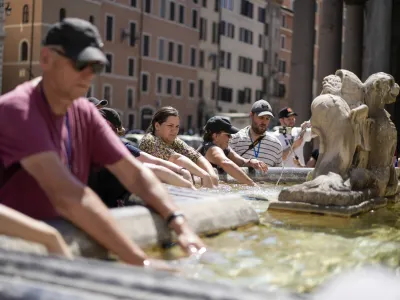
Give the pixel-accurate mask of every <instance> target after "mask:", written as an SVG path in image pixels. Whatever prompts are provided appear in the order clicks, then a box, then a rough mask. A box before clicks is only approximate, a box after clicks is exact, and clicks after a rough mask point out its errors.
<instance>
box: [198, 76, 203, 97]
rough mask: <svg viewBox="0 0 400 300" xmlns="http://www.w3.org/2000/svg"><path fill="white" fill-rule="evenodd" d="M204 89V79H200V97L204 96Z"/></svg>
mask: <svg viewBox="0 0 400 300" xmlns="http://www.w3.org/2000/svg"><path fill="white" fill-rule="evenodd" d="M203 89H204V81H203V79H199V84H198V95H199V98H203V96H204V91H203Z"/></svg>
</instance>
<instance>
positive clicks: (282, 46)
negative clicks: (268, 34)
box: [281, 35, 286, 49]
mask: <svg viewBox="0 0 400 300" xmlns="http://www.w3.org/2000/svg"><path fill="white" fill-rule="evenodd" d="M285 48H286V36H285V35H281V49H285Z"/></svg>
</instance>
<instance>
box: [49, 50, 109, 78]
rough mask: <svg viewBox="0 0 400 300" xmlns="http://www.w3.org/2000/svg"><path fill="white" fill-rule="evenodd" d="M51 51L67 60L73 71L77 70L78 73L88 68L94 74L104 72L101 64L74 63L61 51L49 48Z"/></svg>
mask: <svg viewBox="0 0 400 300" xmlns="http://www.w3.org/2000/svg"><path fill="white" fill-rule="evenodd" d="M51 50H52V51H54V52H55V53H57V54H58V55H60V56H62V57H65V58H67V59H69V60H70V61H71V62H72V63H73V66H74V67H75V70H77V71H78V72H82V71H83V70H85V69H86V68H87V67H90V68H91V69H92V72H93V73H94V74H100V73H101V72H103V70H104V64H103V63H99V62H81V61H74V60H73V59H71V58H70V57H68V56H67V55H65V53H64V52H62V51H60V50H58V49H54V48H51Z"/></svg>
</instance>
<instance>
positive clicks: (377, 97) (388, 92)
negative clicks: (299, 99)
mask: <svg viewBox="0 0 400 300" xmlns="http://www.w3.org/2000/svg"><path fill="white" fill-rule="evenodd" d="M322 85H323V90H322V93H321V95H319V96H318V97H317V98H315V99H314V101H313V102H312V104H311V113H312V117H311V124H312V132H313V133H314V134H315V135H318V136H319V138H320V148H319V152H320V154H319V157H318V161H317V164H316V166H315V169H314V171H313V173H312V178H313V179H312V180H311V181H309V182H306V183H303V184H299V185H295V186H293V187H290V188H287V189H284V190H282V192H281V193H280V195H279V201H285V202H287V201H289V202H297V203H298V202H302V203H308V204H316V205H325V206H350V205H358V204H361V203H362V202H365V201H368V200H371V201H372V199H374V198H376V197H382V196H393V195H395V194H396V193H397V186H398V179H397V176H396V172H395V168H394V166H393V163H392V158H393V155H394V152H395V147H396V144H397V132H396V128H395V126H394V124H393V123H392V122H391V120H390V115H389V114H388V113H387V111H386V110H385V109H384V105H385V104H389V103H393V102H394V101H396V97H397V95H398V94H399V85H398V84H396V83H395V81H394V79H393V77H392V76H391V75H389V74H386V73H376V74H373V75H371V76H370V77H369V78H368V79H367V80H366V81H365V83H362V82H361V81H360V79H359V78H358V77H357V76H356V75H355V74H354V73H352V72H350V71H347V70H338V71H337V72H336V73H335V75H329V76H327V77H325V78H324V80H323V84H322Z"/></svg>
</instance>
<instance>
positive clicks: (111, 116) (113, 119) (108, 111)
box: [99, 107, 122, 129]
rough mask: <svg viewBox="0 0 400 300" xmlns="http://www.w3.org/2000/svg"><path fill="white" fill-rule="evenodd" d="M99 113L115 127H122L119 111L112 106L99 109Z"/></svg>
mask: <svg viewBox="0 0 400 300" xmlns="http://www.w3.org/2000/svg"><path fill="white" fill-rule="evenodd" d="M99 112H100V114H101V115H102V116H103V118H104V119H106V120H107V121H108V122H110V123H111V124H112V125H113V126H114V127H115V128H116V129H120V128H122V121H121V117H120V115H119V113H118V112H117V111H116V110H115V109H112V108H109V107H103V108H100V109H99Z"/></svg>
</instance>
